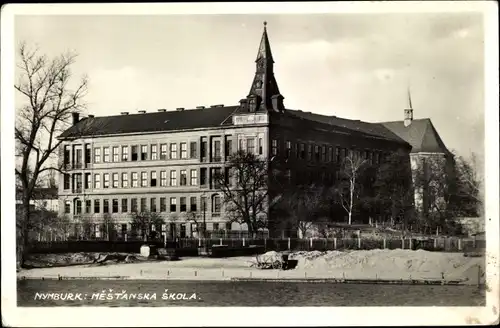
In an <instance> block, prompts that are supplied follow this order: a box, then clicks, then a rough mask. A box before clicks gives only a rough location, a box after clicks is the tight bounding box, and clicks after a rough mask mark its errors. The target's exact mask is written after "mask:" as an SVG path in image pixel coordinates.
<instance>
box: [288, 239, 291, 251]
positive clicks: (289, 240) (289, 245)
mask: <svg viewBox="0 0 500 328" xmlns="http://www.w3.org/2000/svg"><path fill="white" fill-rule="evenodd" d="M290 248H291V247H290V237H288V249H290Z"/></svg>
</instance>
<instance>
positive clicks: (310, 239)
mask: <svg viewBox="0 0 500 328" xmlns="http://www.w3.org/2000/svg"><path fill="white" fill-rule="evenodd" d="M309 247H311V248H312V247H313V239H312V238H309Z"/></svg>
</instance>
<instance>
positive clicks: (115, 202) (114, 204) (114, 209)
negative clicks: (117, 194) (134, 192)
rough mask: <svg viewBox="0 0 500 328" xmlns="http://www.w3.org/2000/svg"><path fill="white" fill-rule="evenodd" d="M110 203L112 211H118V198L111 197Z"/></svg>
mask: <svg viewBox="0 0 500 328" xmlns="http://www.w3.org/2000/svg"><path fill="white" fill-rule="evenodd" d="M112 205H113V213H118V199H113V200H112Z"/></svg>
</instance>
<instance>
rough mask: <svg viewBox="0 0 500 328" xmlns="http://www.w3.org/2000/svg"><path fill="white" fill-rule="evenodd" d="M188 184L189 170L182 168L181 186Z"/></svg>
mask: <svg viewBox="0 0 500 328" xmlns="http://www.w3.org/2000/svg"><path fill="white" fill-rule="evenodd" d="M186 184H187V171H186V170H181V186H185V185H186Z"/></svg>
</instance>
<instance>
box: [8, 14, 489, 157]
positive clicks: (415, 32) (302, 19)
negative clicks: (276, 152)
mask: <svg viewBox="0 0 500 328" xmlns="http://www.w3.org/2000/svg"><path fill="white" fill-rule="evenodd" d="M263 21H267V30H268V35H269V39H270V43H271V49H272V53H273V57H274V60H275V62H276V63H275V76H276V79H277V82H278V85H279V88H280V91H281V94H282V95H283V96H284V97H285V100H284V102H285V106H286V107H287V108H292V109H301V110H304V111H310V112H314V113H319V114H325V115H336V116H339V117H344V118H350V119H359V120H363V121H369V122H381V121H395V120H402V119H403V110H404V108H406V106H407V105H408V96H407V95H408V88H410V91H411V98H412V105H413V109H414V118H415V119H419V118H430V119H431V120H432V122H433V124H434V126H435V127H436V129H437V131H438V132H439V134H440V135H441V137H442V139H443V141H444V143H445V145H446V146H447V147H448V148H449V149H450V150H456V151H457V152H458V153H459V154H461V155H465V156H468V155H469V154H470V152H475V153H477V154H479V155H480V156H482V155H483V153H484V106H485V105H484V50H483V48H484V44H483V38H484V36H483V35H484V33H483V21H482V16H481V14H473V13H419V14H414V13H397V14H375V13H372V14H367V13H365V14H352V13H351V14H349V13H342V14H281V15H276V14H255V15H236V14H233V15H196V16H195V15H170V16H169V15H157V16H130V15H128V16H119V15H116V16H95V15H94V16H90V15H89V16H75V15H72V16H63V15H58V16H46V15H44V16H40V15H39V16H17V17H16V19H15V21H14V24H15V25H14V33H15V34H14V36H15V37H14V39H15V42H16V44H19V43H20V42H21V41H24V42H27V44H28V45H36V46H38V48H39V50H40V52H42V53H46V54H47V55H49V56H55V55H58V54H60V53H62V52H65V51H68V50H69V51H75V52H77V53H78V54H79V56H78V57H77V60H76V62H75V64H74V65H73V69H72V71H73V75H74V78H75V81H76V79H78V78H79V77H80V76H82V75H83V74H86V75H87V76H88V78H89V82H90V84H89V92H88V95H87V97H86V99H85V100H86V102H87V111H86V112H87V114H94V115H96V116H105V115H117V114H119V113H120V112H122V111H129V112H136V111H137V110H146V111H148V112H149V111H156V110H157V109H159V108H165V109H167V110H175V108H177V107H185V108H194V107H196V106H200V105H204V106H210V105H214V104H225V105H233V104H237V103H238V101H239V100H240V99H241V98H245V97H246V96H247V94H248V92H249V90H250V85H251V82H252V80H253V75H254V72H255V63H254V61H255V58H256V56H257V50H258V46H259V42H260V38H261V35H262V30H263Z"/></svg>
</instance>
